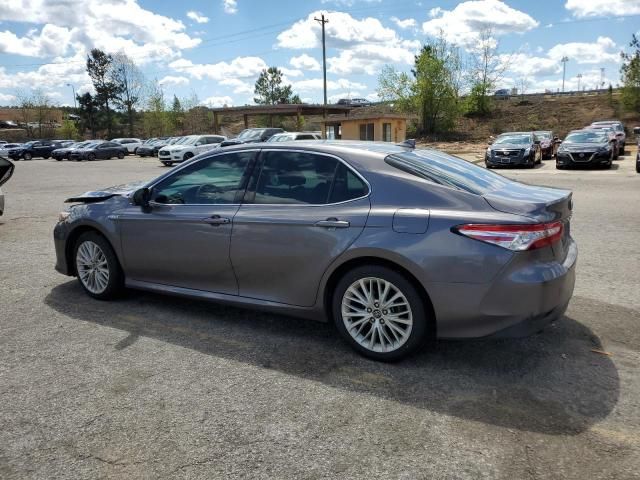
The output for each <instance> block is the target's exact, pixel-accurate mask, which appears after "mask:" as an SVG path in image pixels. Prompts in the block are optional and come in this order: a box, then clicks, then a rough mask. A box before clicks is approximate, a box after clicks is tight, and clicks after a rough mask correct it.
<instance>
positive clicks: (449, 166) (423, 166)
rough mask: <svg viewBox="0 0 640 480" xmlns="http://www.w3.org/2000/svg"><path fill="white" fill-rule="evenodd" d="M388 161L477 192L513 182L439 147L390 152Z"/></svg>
mask: <svg viewBox="0 0 640 480" xmlns="http://www.w3.org/2000/svg"><path fill="white" fill-rule="evenodd" d="M385 162H386V163H388V164H389V165H391V166H392V167H395V168H397V169H399V170H402V171H403V172H406V173H410V174H411V175H415V176H416V177H420V178H423V179H425V180H428V181H430V182H433V183H437V184H439V185H446V186H448V187H453V188H457V189H458V190H463V191H465V192H469V193H474V194H476V195H484V194H485V193H489V192H492V191H495V190H499V189H500V188H503V187H504V186H505V185H508V184H509V183H510V181H509V180H507V179H506V178H504V177H502V176H501V175H498V174H497V173H493V172H491V171H489V170H486V169H484V168H481V167H478V166H476V165H473V164H472V163H470V162H467V161H466V160H463V159H461V158H458V157H454V156H452V155H448V154H446V153H442V152H438V151H436V150H413V151H410V152H403V153H397V154H393V155H389V156H388V157H387V158H385Z"/></svg>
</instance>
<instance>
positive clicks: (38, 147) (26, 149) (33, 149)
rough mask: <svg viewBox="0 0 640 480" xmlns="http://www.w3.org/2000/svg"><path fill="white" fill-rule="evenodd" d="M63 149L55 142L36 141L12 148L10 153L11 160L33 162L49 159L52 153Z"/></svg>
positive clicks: (61, 145) (60, 144)
mask: <svg viewBox="0 0 640 480" xmlns="http://www.w3.org/2000/svg"><path fill="white" fill-rule="evenodd" d="M57 148H63V144H62V143H60V142H56V141H53V140H34V141H31V142H27V143H23V144H22V145H21V146H19V147H16V148H12V149H11V150H9V152H8V156H9V158H10V159H11V160H23V159H24V160H31V159H32V158H45V159H46V158H49V157H51V152H53V151H54V150H55V149H57Z"/></svg>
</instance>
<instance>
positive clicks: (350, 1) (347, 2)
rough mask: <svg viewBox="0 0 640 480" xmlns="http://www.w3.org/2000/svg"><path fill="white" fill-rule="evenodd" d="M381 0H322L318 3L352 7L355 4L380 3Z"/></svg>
mask: <svg viewBox="0 0 640 480" xmlns="http://www.w3.org/2000/svg"><path fill="white" fill-rule="evenodd" d="M381 1H382V0H322V1H321V2H320V3H334V4H336V5H343V6H345V7H353V6H354V5H355V4H356V3H380V2H381Z"/></svg>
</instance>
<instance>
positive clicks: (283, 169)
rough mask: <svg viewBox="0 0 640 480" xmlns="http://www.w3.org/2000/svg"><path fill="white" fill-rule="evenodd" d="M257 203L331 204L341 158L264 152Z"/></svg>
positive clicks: (303, 153) (257, 186) (299, 153)
mask: <svg viewBox="0 0 640 480" xmlns="http://www.w3.org/2000/svg"><path fill="white" fill-rule="evenodd" d="M263 158H264V160H263V164H262V169H261V171H260V175H259V177H258V182H257V185H256V189H255V198H254V202H253V203H257V204H303V205H305V204H306V205H322V204H326V203H328V199H329V192H330V189H331V185H332V183H333V178H334V175H335V172H336V167H337V165H338V161H337V160H336V159H335V158H332V157H326V156H324V155H316V154H313V153H307V152H287V151H282V152H281V151H271V152H264V153H263Z"/></svg>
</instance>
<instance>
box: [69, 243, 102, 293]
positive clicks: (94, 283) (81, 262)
mask: <svg viewBox="0 0 640 480" xmlns="http://www.w3.org/2000/svg"><path fill="white" fill-rule="evenodd" d="M76 270H77V272H78V278H79V279H80V281H81V282H82V285H84V287H85V288H86V289H87V290H89V291H90V292H91V293H93V294H96V295H99V294H101V293H102V292H104V291H105V290H106V288H107V286H108V285H109V264H108V262H107V257H106V255H105V254H104V252H103V251H102V249H101V248H100V246H99V245H98V244H96V243H94V242H92V241H89V240H87V241H84V242H82V244H80V246H79V247H78V251H77V253H76Z"/></svg>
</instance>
